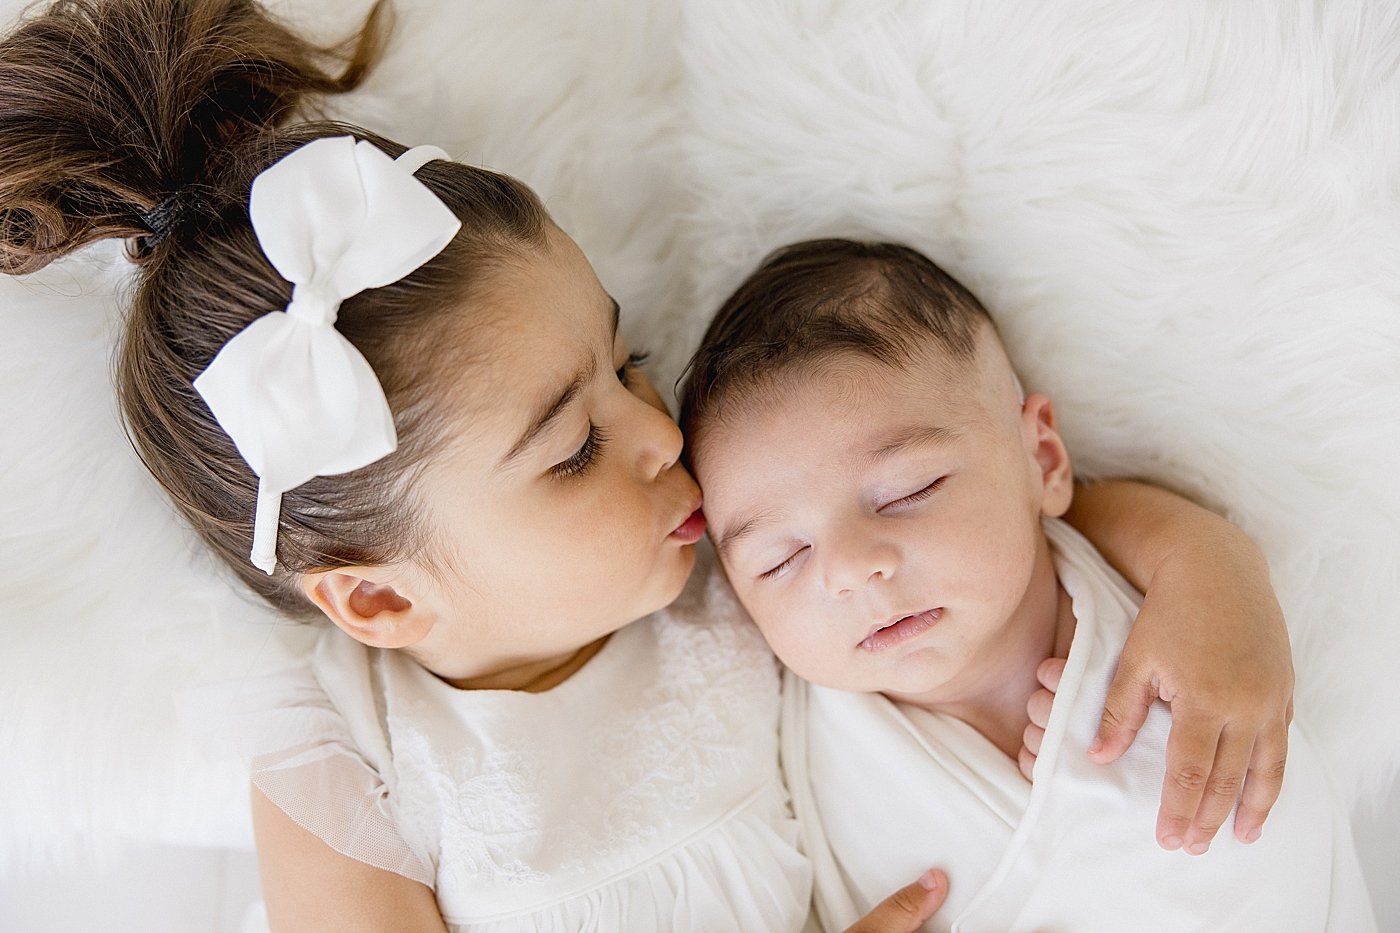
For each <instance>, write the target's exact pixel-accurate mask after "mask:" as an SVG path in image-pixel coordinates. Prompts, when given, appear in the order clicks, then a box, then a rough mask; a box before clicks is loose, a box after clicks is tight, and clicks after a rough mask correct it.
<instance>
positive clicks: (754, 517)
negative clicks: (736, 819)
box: [682, 240, 1375, 933]
mask: <svg viewBox="0 0 1400 933" xmlns="http://www.w3.org/2000/svg"><path fill="white" fill-rule="evenodd" d="M682 397H683V407H682V422H683V424H684V426H685V428H686V431H687V435H688V439H689V440H688V443H689V451H690V454H689V455H690V458H691V462H692V466H693V468H694V471H695V475H696V477H697V478H698V479H699V481H700V484H701V486H702V488H703V489H704V490H705V511H706V515H707V518H708V520H709V525H710V529H711V535H712V537H713V538H714V541H715V543H716V547H717V550H718V553H719V555H720V558H721V560H722V561H723V565H724V568H725V571H726V572H727V574H728V577H729V580H730V582H731V583H732V584H733V586H734V589H735V591H736V592H737V593H738V595H739V598H740V600H741V601H742V602H743V604H744V606H745V607H746V608H747V609H748V611H749V613H750V614H751V615H752V616H753V619H754V621H755V622H756V623H757V625H758V627H759V628H760V629H761V630H762V632H763V635H764V636H765V637H766V638H767V640H768V643H769V644H770V645H771V646H772V648H773V650H774V652H776V653H777V655H778V657H779V658H781V659H782V661H783V662H784V663H785V664H786V665H787V667H788V669H789V672H788V674H787V675H786V682H785V699H784V704H785V709H784V713H783V716H784V719H783V763H784V767H785V769H786V772H787V778H788V781H789V785H790V789H791V792H792V795H793V802H794V806H795V808H796V810H797V815H798V817H799V819H800V822H801V824H802V826H803V831H804V833H805V837H806V838H805V841H806V848H807V851H808V853H809V854H810V855H811V857H812V858H813V861H814V863H815V866H816V883H817V891H816V900H817V909H818V912H819V915H820V916H821V919H822V922H823V923H824V924H825V925H826V927H827V928H828V929H840V928H843V927H845V926H846V925H848V924H850V923H853V922H855V920H856V919H857V918H859V917H860V916H861V915H862V914H864V913H866V912H867V911H869V910H870V909H871V907H872V906H873V905H874V904H875V903H877V902H878V901H879V900H880V899H881V898H882V897H883V896H884V895H885V894H887V893H888V891H887V888H888V883H889V882H888V879H889V878H890V877H891V873H892V872H893V874H894V876H899V873H900V872H906V873H909V874H910V875H911V876H912V875H914V874H917V873H918V872H920V871H922V870H924V868H925V867H927V866H928V865H939V866H941V867H943V868H945V869H946V870H947V872H948V876H949V879H950V881H951V885H950V887H951V893H950V895H949V898H948V901H947V903H946V905H945V906H944V908H943V910H941V911H940V912H939V914H938V916H937V917H936V918H935V919H934V920H933V921H931V922H930V927H931V928H933V929H937V930H964V931H995V933H1005V931H1011V930H1020V931H1048V930H1062V931H1068V930H1072V931H1076V933H1083V931H1092V930H1103V931H1112V933H1121V931H1123V930H1232V931H1238V930H1260V931H1278V930H1289V931H1323V930H1332V931H1346V933H1357V931H1367V930H1373V929H1374V928H1375V924H1374V919H1373V917H1372V914H1371V908H1370V901H1369V899H1368V897H1367V894H1366V890H1365V887H1364V884H1363V882H1362V879H1361V873H1360V867H1359V864H1358V862H1357V859H1356V856H1355V853H1354V850H1353V847H1352V840H1351V836H1350V829H1349V826H1348V822H1347V815H1346V813H1345V812H1344V808H1343V807H1342V805H1341V803H1340V801H1339V798H1338V797H1337V795H1336V793H1335V792H1334V790H1333V788H1332V786H1331V785H1330V784H1329V779H1328V777H1327V774H1326V772H1325V770H1324V768H1323V765H1322V762H1321V760H1320V759H1319V757H1318V755H1317V752H1316V751H1315V749H1314V747H1313V746H1312V745H1310V744H1309V742H1308V741H1307V739H1306V737H1305V736H1304V735H1302V734H1301V733H1300V732H1299V730H1298V728H1297V727H1296V726H1294V727H1292V728H1291V730H1290V733H1289V742H1290V745H1289V756H1290V757H1289V770H1288V774H1287V779H1286V780H1285V782H1284V786H1283V791H1282V795H1281V796H1280V798H1279V800H1278V801H1277V803H1276V804H1275V805H1274V808H1273V811H1272V813H1271V815H1270V818H1269V832H1268V833H1266V834H1265V836H1264V838H1262V839H1260V840H1259V841H1258V842H1257V843H1255V844H1253V845H1244V844H1243V843H1241V842H1239V841H1238V840H1236V839H1235V838H1234V837H1233V836H1231V835H1230V834H1228V833H1225V834H1221V837H1220V838H1218V839H1217V840H1216V842H1215V843H1214V845H1213V846H1212V848H1211V849H1210V850H1209V851H1208V852H1206V853H1205V854H1204V855H1201V856H1199V857H1191V856H1187V855H1185V854H1182V853H1180V852H1171V851H1166V850H1163V849H1162V848H1160V847H1159V846H1158V845H1157V844H1156V842H1155V840H1154V838H1153V827H1154V825H1155V822H1156V813H1157V802H1158V795H1159V793H1160V790H1161V787H1162V781H1163V775H1164V770H1165V764H1164V762H1165V759H1166V755H1165V745H1166V736H1167V732H1168V728H1169V725H1170V722H1169V720H1170V713H1169V711H1168V710H1167V709H1166V708H1165V707H1164V706H1161V705H1160V704H1159V705H1158V706H1157V707H1154V709H1153V710H1152V712H1151V713H1150V714H1149V717H1148V721H1147V723H1146V725H1145V726H1144V727H1143V729H1142V730H1141V732H1140V733H1139V735H1138V738H1137V741H1136V742H1135V743H1134V745H1133V746H1132V748H1130V749H1129V750H1128V752H1127V753H1126V754H1125V755H1124V756H1123V757H1122V758H1120V759H1119V760H1118V761H1116V762H1114V763H1113V764H1111V765H1097V764H1093V763H1091V762H1090V761H1089V760H1088V759H1087V758H1086V757H1085V755H1084V754H1083V751H1082V750H1083V749H1084V748H1085V747H1087V746H1088V744H1089V742H1090V740H1091V739H1092V738H1093V737H1094V735H1095V733H1096V731H1097V729H1098V725H1099V717H1100V711H1101V710H1102V708H1103V702H1104V698H1105V695H1106V693H1107V690H1108V684H1109V681H1110V679H1111V677H1112V674H1113V671H1114V667H1115V664H1116V662H1117V658H1118V655H1119V653H1120V651H1121V649H1122V646H1123V642H1124V640H1125V638H1126V637H1127V634H1128V629H1129V627H1130V626H1131V624H1132V622H1133V619H1134V617H1135V615H1136V613H1137V609H1138V606H1139V604H1140V595H1139V594H1138V593H1137V592H1136V591H1134V590H1133V588H1132V587H1131V586H1130V585H1129V584H1128V582H1127V581H1126V580H1124V579H1123V578H1122V577H1120V576H1119V575H1118V574H1117V573H1116V572H1115V571H1114V570H1113V569H1112V568H1111V567H1110V566H1109V565H1108V564H1107V563H1106V562H1105V560H1104V559H1103V558H1102V557H1101V556H1100V555H1099V554H1098V553H1097V552H1096V551H1095V550H1094V548H1093V546H1092V545H1090V544H1089V543H1088V541H1087V540H1085V539H1084V538H1083V537H1081V536H1080V535H1079V534H1078V533H1076V532H1075V531H1074V530H1073V529H1071V528H1070V527H1069V526H1068V525H1067V524H1065V523H1064V522H1062V521H1061V520H1060V519H1059V516H1060V515H1062V514H1063V513H1064V512H1065V510H1066V509H1067V508H1068V507H1069V504H1070V499H1071V496H1072V494H1073V488H1072V475H1071V468H1070V461H1069V456H1068V454H1067V452H1066V450H1065V446H1064V444H1063V442H1062V441H1061V439H1060V435H1059V432H1058V429H1057V425H1056V420H1055V414H1054V410H1053V408H1052V406H1051V403H1050V400H1049V399H1048V398H1046V397H1045V396H1044V395H1039V394H1032V395H1030V396H1028V397H1023V396H1022V394H1021V391H1020V388H1019V383H1018V381H1017V379H1016V376H1015V375H1014V373H1013V371H1012V368H1011V364H1010V361H1009V360H1008V358H1007V355H1006V353H1005V351H1004V349H1003V348H1002V345H1001V342H1000V340H999V338H998V336H997V333H996V330H995V327H994V326H993V324H992V321H991V319H990V318H989V317H988V315H987V313H986V311H985V310H984V309H983V308H982V306H981V304H980V303H979V302H978V301H977V299H976V298H975V297H974V296H973V295H971V294H970V293H969V292H968V291H967V290H966V289H964V288H963V287H962V286H961V285H959V284H958V283H957V282H955V281H954V280H953V279H951V278H950V277H949V276H948V275H947V274H946V273H944V272H943V271H942V270H940V269H939V268H938V267H937V266H935V265H934V264H933V263H932V262H930V261H929V260H928V259H927V258H926V257H924V256H922V255H920V254H919V253H917V252H915V251H913V250H910V249H907V248H904V247H900V246H894V245H889V244H875V245H869V244H859V243H852V242H849V241H839V240H823V241H813V242H809V243H802V244H797V245H795V246H791V247H788V248H786V249H784V250H780V251H779V252H778V253H776V254H775V255H774V256H772V257H770V258H769V259H768V260H767V261H766V262H765V263H764V265H763V266H761V267H760V268H759V270H758V271H757V272H755V273H754V275H753V276H751V277H750V279H749V280H748V281H747V282H746V283H745V284H744V285H743V286H741V287H740V288H739V290H738V291H737V292H736V293H735V295H734V297H732V298H731V299H730V300H729V301H728V302H727V303H726V304H725V306H724V307H723V308H722V309H721V310H720V312H719V314H718V315H717V317H716V319H715V321H714V322H713V323H712V324H711V326H710V329H709V332H708V333H707V334H706V337H705V340H704V342H703V343H702V345H701V348H700V350H699V351H698V353H697V354H696V359H695V361H694V362H693V365H692V370H691V373H690V375H689V377H688V379H687V383H686V385H685V387H684V389H683V390H682ZM1051 657H1060V658H1067V661H1066V666H1065V672H1064V675H1063V678H1062V681H1061V684H1060V688H1059V692H1058V693H1057V694H1056V697H1055V701H1054V705H1053V707H1052V709H1051V713H1050V719H1049V723H1048V725H1047V728H1046V730H1045V736H1044V739H1043V741H1042V744H1041V748H1040V753H1039V757H1038V759H1037V761H1036V764H1035V770H1034V780H1033V782H1027V781H1026V779H1025V778H1024V777H1023V776H1022V775H1021V773H1020V771H1019V769H1018V767H1017V763H1016V755H1017V752H1018V750H1019V749H1020V746H1021V737H1022V734H1023V731H1024V729H1025V727H1026V724H1027V715H1026V701H1027V698H1028V697H1029V696H1030V695H1031V694H1032V693H1033V692H1034V691H1035V690H1036V688H1037V682H1036V674H1035V672H1036V669H1037V667H1038V666H1039V665H1040V663H1041V662H1042V661H1044V660H1045V659H1046V658H1051ZM794 675H796V676H794ZM798 678H802V679H798ZM804 680H805V681H807V682H806V683H804V682H803V681H804Z"/></svg>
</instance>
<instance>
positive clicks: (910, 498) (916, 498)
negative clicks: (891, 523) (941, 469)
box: [878, 476, 948, 512]
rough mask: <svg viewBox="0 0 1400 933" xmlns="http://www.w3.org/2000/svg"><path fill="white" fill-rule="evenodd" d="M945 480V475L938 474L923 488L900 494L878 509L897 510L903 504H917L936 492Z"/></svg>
mask: <svg viewBox="0 0 1400 933" xmlns="http://www.w3.org/2000/svg"><path fill="white" fill-rule="evenodd" d="M947 480H948V477H947V476H940V477H938V479H936V480H934V481H933V482H931V483H929V484H928V485H927V486H924V487H923V488H921V489H919V490H917V491H915V492H911V493H909V495H907V496H900V497H899V498H898V499H894V500H893V501H890V502H887V503H885V504H884V505H882V506H880V508H879V509H878V511H881V512H883V511H885V510H886V509H891V508H892V509H894V510H895V511H899V510H900V509H901V508H903V507H905V506H911V505H917V504H918V503H920V502H923V501H924V500H925V499H927V498H929V497H930V496H932V495H933V494H934V493H935V492H937V491H938V490H939V489H940V488H941V487H942V486H943V484H944V483H945V482H947Z"/></svg>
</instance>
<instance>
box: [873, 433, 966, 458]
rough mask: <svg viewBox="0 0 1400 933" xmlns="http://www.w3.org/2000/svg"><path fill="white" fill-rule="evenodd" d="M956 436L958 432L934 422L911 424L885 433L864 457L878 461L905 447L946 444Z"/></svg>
mask: <svg viewBox="0 0 1400 933" xmlns="http://www.w3.org/2000/svg"><path fill="white" fill-rule="evenodd" d="M957 437H958V432H956V431H954V430H951V429H950V428H945V427H940V426H939V425H936V424H912V425H909V426H908V427H905V428H900V429H898V430H896V431H894V432H892V433H890V434H888V435H886V436H885V437H884V438H882V439H881V440H880V441H879V442H878V443H877V444H876V445H875V446H874V447H872V448H871V450H870V452H869V453H867V454H866V457H867V459H869V460H870V461H871V462H879V461H881V460H884V459H886V458H888V457H889V456H890V455H891V454H896V453H898V452H899V451H901V450H903V449H905V448H906V447H916V446H918V445H921V444H947V443H950V442H952V441H954V440H956V439H957Z"/></svg>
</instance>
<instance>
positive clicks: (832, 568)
mask: <svg viewBox="0 0 1400 933" xmlns="http://www.w3.org/2000/svg"><path fill="white" fill-rule="evenodd" d="M861 524H863V523H856V522H852V523H848V524H847V525H846V527H844V528H843V529H841V530H839V531H837V532H836V533H835V534H834V535H833V536H832V541H831V543H830V544H828V545H827V547H826V561H825V575H824V577H825V581H826V588H827V592H828V593H830V594H831V595H832V596H835V597H838V598H844V597H847V596H851V595H853V594H855V593H859V592H861V591H862V590H864V589H866V588H867V587H870V586H876V585H879V584H880V583H884V582H888V581H889V580H890V579H891V578H892V577H893V576H894V572H895V567H896V564H897V563H898V552H897V549H896V548H895V547H894V546H893V544H891V543H890V542H889V541H888V540H887V539H886V538H884V537H883V536H881V535H879V534H878V533H876V532H875V530H874V529H870V528H861V527H860V525H861Z"/></svg>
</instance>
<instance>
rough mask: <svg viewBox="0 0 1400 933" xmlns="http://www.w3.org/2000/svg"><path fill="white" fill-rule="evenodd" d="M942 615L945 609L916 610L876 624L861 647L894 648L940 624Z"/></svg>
mask: <svg viewBox="0 0 1400 933" xmlns="http://www.w3.org/2000/svg"><path fill="white" fill-rule="evenodd" d="M942 616H943V610H942V609H941V608H939V609H925V610H924V611H923V612H916V613H914V614H913V615H907V616H896V617H895V618H893V619H891V620H890V621H888V622H886V623H884V624H883V625H876V626H875V628H874V629H872V630H871V632H870V634H869V635H867V636H865V639H864V640H863V641H861V643H860V645H859V647H861V648H864V649H865V650H866V651H884V650H885V649H886V648H893V647H894V646H895V645H898V644H900V643H901V642H906V641H908V640H909V639H911V638H916V637H918V636H919V635H922V634H923V633H924V632H927V631H928V630H929V629H931V628H933V627H934V626H935V625H937V624H938V620H939V619H940V618H942Z"/></svg>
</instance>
